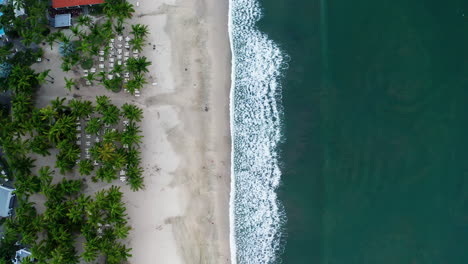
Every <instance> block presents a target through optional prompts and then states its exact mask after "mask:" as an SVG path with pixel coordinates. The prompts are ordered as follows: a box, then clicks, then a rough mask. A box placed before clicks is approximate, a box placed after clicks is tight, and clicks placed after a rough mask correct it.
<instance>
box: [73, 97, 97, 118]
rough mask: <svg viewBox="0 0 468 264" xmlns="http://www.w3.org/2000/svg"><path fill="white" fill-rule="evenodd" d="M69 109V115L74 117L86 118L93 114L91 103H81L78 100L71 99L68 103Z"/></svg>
mask: <svg viewBox="0 0 468 264" xmlns="http://www.w3.org/2000/svg"><path fill="white" fill-rule="evenodd" d="M68 105H69V106H70V108H71V113H72V115H74V116H75V117H86V116H89V115H91V114H92V113H93V110H94V108H93V105H92V103H91V101H87V100H85V101H81V100H78V99H72V100H70V102H69V103H68Z"/></svg>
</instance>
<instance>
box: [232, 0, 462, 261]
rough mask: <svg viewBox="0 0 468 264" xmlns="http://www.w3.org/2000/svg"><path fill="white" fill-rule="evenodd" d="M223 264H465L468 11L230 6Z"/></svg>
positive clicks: (331, 1)
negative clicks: (228, 263)
mask: <svg viewBox="0 0 468 264" xmlns="http://www.w3.org/2000/svg"><path fill="white" fill-rule="evenodd" d="M230 36H231V45H232V47H231V48H232V52H233V63H232V70H233V71H232V81H233V83H232V90H231V132H232V141H233V142H232V143H233V148H232V164H233V166H232V190H231V251H232V255H233V263H239V264H243V263H249V264H250V263H255V264H256V263H287V264H289V263H291V264H296V263H297V264H302V263H304V264H309V263H310V264H313V263H318V264H367V263H369V264H377V263H378V264H387V263H388V264H395V263H398V264H406V263H407V264H430V263H434V264H435V263H437V264H440V263H450V264H462V263H463V264H466V263H468V251H467V250H466V249H467V248H468V162H467V160H468V154H467V152H468V151H467V150H468V137H467V135H468V103H467V101H468V63H467V59H468V1H462V0H448V1H444V2H440V1H435V0H412V1H408V0H391V1H390V0H373V1H372V0H354V1H346V0H268V1H267V0H230Z"/></svg>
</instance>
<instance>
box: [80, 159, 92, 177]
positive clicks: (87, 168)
mask: <svg viewBox="0 0 468 264" xmlns="http://www.w3.org/2000/svg"><path fill="white" fill-rule="evenodd" d="M78 166H79V171H80V174H81V175H90V174H91V172H92V171H93V169H94V166H93V163H92V162H91V160H89V159H85V160H82V161H80V162H79V163H78Z"/></svg>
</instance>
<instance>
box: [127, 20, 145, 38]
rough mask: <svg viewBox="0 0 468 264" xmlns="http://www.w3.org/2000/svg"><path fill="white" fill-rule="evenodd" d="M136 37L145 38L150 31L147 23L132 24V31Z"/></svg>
mask: <svg viewBox="0 0 468 264" xmlns="http://www.w3.org/2000/svg"><path fill="white" fill-rule="evenodd" d="M130 33H131V34H133V36H134V37H139V38H143V39H144V38H145V37H146V36H147V35H148V33H149V31H148V26H147V25H142V24H135V25H132V31H131V32H130Z"/></svg>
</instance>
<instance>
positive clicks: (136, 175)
mask: <svg viewBox="0 0 468 264" xmlns="http://www.w3.org/2000/svg"><path fill="white" fill-rule="evenodd" d="M142 175H143V169H142V168H140V167H138V166H136V165H129V166H128V167H127V177H128V183H129V184H130V189H132V191H138V190H140V189H143V188H144V183H143V178H142Z"/></svg>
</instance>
